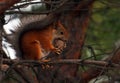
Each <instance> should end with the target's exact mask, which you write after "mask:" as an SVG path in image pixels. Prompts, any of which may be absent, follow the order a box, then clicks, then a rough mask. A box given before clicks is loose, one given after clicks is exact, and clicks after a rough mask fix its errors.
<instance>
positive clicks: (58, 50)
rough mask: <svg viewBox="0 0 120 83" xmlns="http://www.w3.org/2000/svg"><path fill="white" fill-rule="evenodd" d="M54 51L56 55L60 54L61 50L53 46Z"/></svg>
mask: <svg viewBox="0 0 120 83" xmlns="http://www.w3.org/2000/svg"><path fill="white" fill-rule="evenodd" d="M54 52H55V53H56V54H58V55H60V54H61V53H62V50H61V49H59V48H55V50H54Z"/></svg>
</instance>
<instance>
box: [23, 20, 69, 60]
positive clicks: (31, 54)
mask: <svg viewBox="0 0 120 83" xmlns="http://www.w3.org/2000/svg"><path fill="white" fill-rule="evenodd" d="M53 27H54V25H50V26H48V27H47V28H45V29H43V30H32V31H28V32H26V33H25V34H24V35H23V36H22V38H21V49H22V51H23V58H24V59H32V60H38V59H41V58H42V57H44V56H46V54H45V53H49V52H51V51H53V52H56V48H55V47H54V46H53V40H54V39H55V38H62V39H64V40H66V39H67V38H68V33H67V31H66V29H65V28H64V27H63V25H62V24H61V23H60V22H58V23H57V27H58V28H57V29H54V28H53ZM61 31H62V34H61ZM63 33H64V34H63Z"/></svg>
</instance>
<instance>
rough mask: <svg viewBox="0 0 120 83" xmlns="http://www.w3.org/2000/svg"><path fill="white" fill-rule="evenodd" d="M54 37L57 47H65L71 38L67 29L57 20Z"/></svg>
mask: <svg viewBox="0 0 120 83" xmlns="http://www.w3.org/2000/svg"><path fill="white" fill-rule="evenodd" d="M54 28H55V29H54V33H53V34H54V37H53V42H54V45H55V47H58V48H59V47H60V48H62V47H63V48H65V47H66V42H67V41H68V38H69V33H68V31H67V29H66V28H65V27H64V26H63V25H62V24H61V22H60V21H58V22H56V23H55V24H54Z"/></svg>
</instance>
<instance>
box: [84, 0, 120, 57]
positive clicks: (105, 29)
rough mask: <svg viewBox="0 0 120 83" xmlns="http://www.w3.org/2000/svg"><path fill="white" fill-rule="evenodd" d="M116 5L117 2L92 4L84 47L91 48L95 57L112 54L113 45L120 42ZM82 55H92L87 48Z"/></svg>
mask: <svg viewBox="0 0 120 83" xmlns="http://www.w3.org/2000/svg"><path fill="white" fill-rule="evenodd" d="M102 1H104V2H102ZM118 4H120V1H119V0H114V1H111V0H101V1H96V2H95V3H94V8H93V11H92V15H91V19H90V23H89V28H88V31H87V35H86V42H85V45H87V46H88V45H89V46H90V47H92V48H93V49H94V51H95V54H96V55H100V54H101V55H104V54H106V53H110V52H112V50H113V48H114V47H115V43H116V42H117V41H118V40H120V6H118ZM85 48H86V46H85ZM83 54H85V55H87V57H88V56H91V55H92V54H91V51H90V49H88V48H87V49H85V50H84V51H83ZM103 57H104V56H103Z"/></svg>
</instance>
